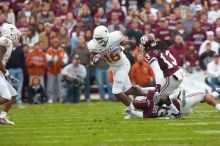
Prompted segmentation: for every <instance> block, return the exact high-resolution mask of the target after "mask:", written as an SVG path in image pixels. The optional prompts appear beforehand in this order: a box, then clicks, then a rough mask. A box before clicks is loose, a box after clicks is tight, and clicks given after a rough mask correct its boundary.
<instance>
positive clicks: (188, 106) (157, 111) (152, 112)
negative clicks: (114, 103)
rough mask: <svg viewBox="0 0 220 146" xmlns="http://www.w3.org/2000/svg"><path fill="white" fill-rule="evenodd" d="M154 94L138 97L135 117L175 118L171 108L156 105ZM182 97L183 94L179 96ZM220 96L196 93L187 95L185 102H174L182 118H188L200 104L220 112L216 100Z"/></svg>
mask: <svg viewBox="0 0 220 146" xmlns="http://www.w3.org/2000/svg"><path fill="white" fill-rule="evenodd" d="M152 96H154V92H153V91H150V92H149V93H148V96H147V97H145V96H137V97H136V98H135V100H134V101H133V105H134V107H135V108H136V109H138V110H139V111H131V114H132V115H133V116H136V117H139V118H157V117H169V118H175V116H172V112H171V110H170V109H169V107H167V106H165V105H160V106H159V105H156V104H155V103H154V101H153V98H150V97H152ZM179 96H181V94H179ZM218 96H219V94H216V93H214V92H213V93H211V94H206V93H204V92H194V93H187V94H186V96H185V97H184V98H183V99H184V100H182V101H180V100H178V99H175V100H173V102H174V104H175V105H176V107H177V108H178V109H179V110H180V111H181V116H188V115H189V114H190V113H191V112H192V111H193V109H194V107H195V105H196V104H197V103H200V102H206V103H207V104H209V105H211V106H213V107H215V108H216V109H217V110H218V111H220V104H218V103H217V101H216V100H215V99H214V98H215V97H218Z"/></svg>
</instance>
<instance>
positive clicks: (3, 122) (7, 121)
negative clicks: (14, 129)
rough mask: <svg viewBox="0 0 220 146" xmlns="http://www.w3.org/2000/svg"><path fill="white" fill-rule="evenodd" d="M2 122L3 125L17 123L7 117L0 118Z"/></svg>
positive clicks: (0, 122)
mask: <svg viewBox="0 0 220 146" xmlns="http://www.w3.org/2000/svg"><path fill="white" fill-rule="evenodd" d="M0 124H2V125H14V124H15V123H14V122H12V121H10V120H9V119H8V118H7V117H5V118H0Z"/></svg>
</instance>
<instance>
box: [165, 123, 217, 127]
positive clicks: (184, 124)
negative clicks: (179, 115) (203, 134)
mask: <svg viewBox="0 0 220 146" xmlns="http://www.w3.org/2000/svg"><path fill="white" fill-rule="evenodd" d="M168 125H174V126H189V125H220V122H193V123H169V124H168Z"/></svg>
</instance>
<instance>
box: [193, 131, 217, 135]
mask: <svg viewBox="0 0 220 146" xmlns="http://www.w3.org/2000/svg"><path fill="white" fill-rule="evenodd" d="M194 132H195V133H199V134H220V130H201V131H194Z"/></svg>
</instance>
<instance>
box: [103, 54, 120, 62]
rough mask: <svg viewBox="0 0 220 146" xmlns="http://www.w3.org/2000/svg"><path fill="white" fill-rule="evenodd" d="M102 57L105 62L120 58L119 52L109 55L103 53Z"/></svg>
mask: <svg viewBox="0 0 220 146" xmlns="http://www.w3.org/2000/svg"><path fill="white" fill-rule="evenodd" d="M104 58H105V60H106V61H107V62H115V61H118V60H120V59H121V56H120V54H115V55H113V54H110V55H104Z"/></svg>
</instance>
